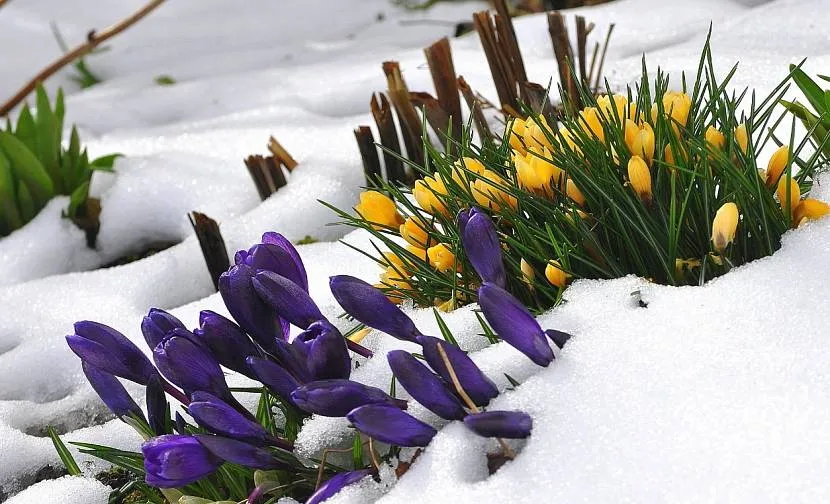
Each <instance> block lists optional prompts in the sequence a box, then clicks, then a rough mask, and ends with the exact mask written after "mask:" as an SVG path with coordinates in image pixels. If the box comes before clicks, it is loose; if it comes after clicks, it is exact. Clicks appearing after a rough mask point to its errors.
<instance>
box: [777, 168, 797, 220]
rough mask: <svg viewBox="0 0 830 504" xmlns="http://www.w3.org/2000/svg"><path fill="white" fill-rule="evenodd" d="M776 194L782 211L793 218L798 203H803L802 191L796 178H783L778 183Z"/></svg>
mask: <svg viewBox="0 0 830 504" xmlns="http://www.w3.org/2000/svg"><path fill="white" fill-rule="evenodd" d="M776 194H777V195H778V203H779V204H780V205H781V210H783V211H784V213H789V215H790V216H792V215H793V214H794V213H795V209H796V208H797V207H798V202H799V201H801V190H800V189H799V187H798V182H797V181H796V180H795V179H794V178H790V179H789V180H788V179H787V177H781V180H779V181H778V189H777V190H776Z"/></svg>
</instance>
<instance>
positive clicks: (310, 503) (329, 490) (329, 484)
mask: <svg viewBox="0 0 830 504" xmlns="http://www.w3.org/2000/svg"><path fill="white" fill-rule="evenodd" d="M371 474H372V473H371V472H370V471H369V470H367V469H362V470H360V471H349V472H341V473H337V474H335V475H334V476H332V477H331V479H329V480H328V481H326V482H325V483H323V484H322V485H320V488H318V489H317V491H316V492H314V493H313V494H312V495H311V497H309V498H308V500H306V501H305V504H320V503H321V502H323V501H326V500H328V499H329V498H331V497H333V496H334V495H335V494H337V493H338V492H339V491H340V490H343V488H344V487H347V486H349V485H352V484H354V483H357V482H358V481H360V480H362V479H363V478H365V477H367V476H371Z"/></svg>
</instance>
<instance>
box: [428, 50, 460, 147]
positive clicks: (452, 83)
mask: <svg viewBox="0 0 830 504" xmlns="http://www.w3.org/2000/svg"><path fill="white" fill-rule="evenodd" d="M424 54H425V55H426V58H427V65H429V71H430V74H431V75H432V82H433V84H434V85H435V92H436V93H437V95H438V102H439V104H440V106H441V108H442V109H443V110H444V113H445V114H446V115H448V116H449V118H450V119H451V120H452V138H453V139H454V140H456V141H460V140H461V134H462V131H461V124H462V119H461V99H460V98H459V96H458V82H457V79H456V76H455V65H453V61H452V50H451V49H450V41H449V40H448V39H447V38H446V37H444V38H442V39H441V40H439V41H438V42H436V43H434V44H432V45H431V46H429V47H427V48H426V49H424ZM427 119H429V117H427ZM430 124H431V125H432V127H433V129H435V125H434V124H432V122H431V121H430ZM441 129H442V130H443V131H446V129H447V124H446V123H445V124H444V126H443V127H442V128H441ZM436 131H438V130H436Z"/></svg>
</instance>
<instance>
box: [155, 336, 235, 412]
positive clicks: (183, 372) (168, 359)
mask: <svg viewBox="0 0 830 504" xmlns="http://www.w3.org/2000/svg"><path fill="white" fill-rule="evenodd" d="M170 334H171V335H170V336H168V337H167V338H166V339H165V340H164V341H162V342H161V343H159V345H158V346H157V347H156V348H155V349H154V350H153V358H154V359H155V361H156V364H157V365H158V367H159V370H160V371H161V372H162V374H164V376H166V377H167V379H169V380H170V381H171V382H173V383H174V384H175V385H178V386H179V387H181V388H182V389H183V390H184V392H185V394H187V395H190V394H192V393H193V392H195V391H197V390H201V391H205V392H210V393H212V394H214V395H216V396H218V397H221V398H223V399H228V398H230V397H231V393H230V390H229V389H228V384H227V383H226V382H225V375H224V374H223V373H222V368H220V367H219V363H218V362H217V361H216V358H215V357H214V356H213V355H212V354H210V353H209V352H208V351H207V350H206V348H205V347H203V346H200V345H198V344H196V343H194V341H193V340H194V339H195V336H193V334H192V333H190V332H188V331H185V330H184V329H174V330H173V331H172V332H171V333H170Z"/></svg>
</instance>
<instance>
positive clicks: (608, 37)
mask: <svg viewBox="0 0 830 504" xmlns="http://www.w3.org/2000/svg"><path fill="white" fill-rule="evenodd" d="M614 26H615V25H614V23H611V25H610V26H609V27H608V33H606V35H605V43H604V44H603V46H602V56H601V57H600V58H599V68H598V70H597V80H596V82H595V83H594V89H598V88H599V80H600V79H601V78H602V66H603V65H604V64H605V52H606V51H607V50H608V42H609V41H610V40H611V33H613V31H614Z"/></svg>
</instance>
